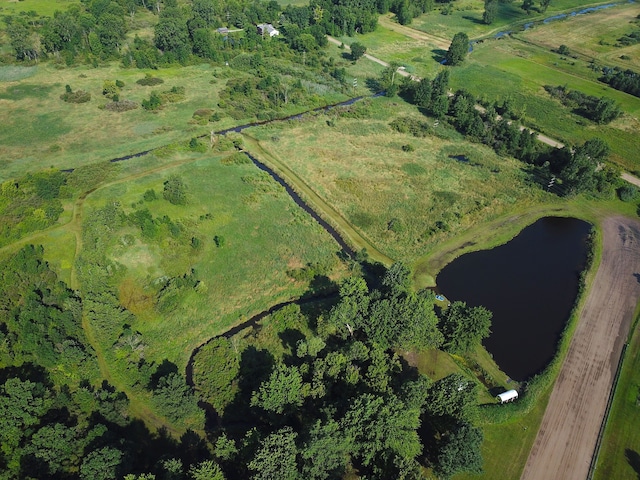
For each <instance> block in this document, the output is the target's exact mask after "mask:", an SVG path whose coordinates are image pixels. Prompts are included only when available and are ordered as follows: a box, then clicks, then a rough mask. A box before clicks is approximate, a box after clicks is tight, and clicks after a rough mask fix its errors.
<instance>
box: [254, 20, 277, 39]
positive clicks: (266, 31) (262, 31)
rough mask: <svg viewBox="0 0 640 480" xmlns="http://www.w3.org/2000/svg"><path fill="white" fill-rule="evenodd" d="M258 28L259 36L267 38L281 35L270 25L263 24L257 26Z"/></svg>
mask: <svg viewBox="0 0 640 480" xmlns="http://www.w3.org/2000/svg"><path fill="white" fill-rule="evenodd" d="M257 27H258V35H261V36H263V37H264V36H265V35H269V36H270V37H275V36H276V35H280V32H279V31H278V30H276V29H275V28H274V26H273V25H271V24H270V23H261V24H259V25H257Z"/></svg>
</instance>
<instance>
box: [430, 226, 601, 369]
mask: <svg viewBox="0 0 640 480" xmlns="http://www.w3.org/2000/svg"><path fill="white" fill-rule="evenodd" d="M590 230H591V225H590V224H588V223H586V222H583V221H581V220H577V219H575V218H558V217H547V218H542V219H540V220H538V221H537V222H536V223H534V224H533V225H531V226H529V227H527V228H525V229H524V230H523V231H522V232H521V233H520V234H519V235H518V236H517V237H515V238H514V239H513V240H511V241H510V242H508V243H507V244H505V245H502V246H499V247H497V248H494V249H492V250H487V251H481V252H473V253H469V254H466V255H463V256H461V257H460V258H458V259H456V260H454V261H453V262H452V263H450V264H449V265H447V266H446V267H445V268H444V269H443V270H442V271H441V272H440V274H439V275H438V277H437V284H438V288H439V290H440V291H441V292H442V293H444V294H445V295H446V296H447V297H448V298H449V299H451V300H462V301H465V302H467V304H468V305H470V306H477V305H483V306H485V307H487V308H488V309H489V310H491V311H492V312H493V323H492V327H491V332H492V333H491V335H490V336H489V337H488V338H487V339H486V340H485V341H484V345H485V347H486V348H487V350H488V351H489V352H490V353H491V354H492V355H493V357H494V359H495V361H496V363H497V364H498V365H499V366H500V368H501V369H502V370H503V371H504V372H506V373H507V374H508V375H509V376H510V377H511V378H513V379H515V380H519V381H520V380H525V379H527V378H529V377H531V376H532V375H535V374H536V373H538V372H540V371H541V370H542V369H544V367H545V366H546V365H547V364H548V363H549V361H551V359H552V358H553V356H554V355H555V350H556V347H557V344H558V340H559V338H560V335H561V333H562V330H563V329H564V326H565V323H566V321H567V319H568V317H569V314H570V312H571V309H572V307H573V305H574V303H575V299H576V296H577V294H578V288H579V283H580V273H581V272H582V270H583V269H584V268H585V265H586V261H587V252H588V245H587V239H588V236H589V232H590Z"/></svg>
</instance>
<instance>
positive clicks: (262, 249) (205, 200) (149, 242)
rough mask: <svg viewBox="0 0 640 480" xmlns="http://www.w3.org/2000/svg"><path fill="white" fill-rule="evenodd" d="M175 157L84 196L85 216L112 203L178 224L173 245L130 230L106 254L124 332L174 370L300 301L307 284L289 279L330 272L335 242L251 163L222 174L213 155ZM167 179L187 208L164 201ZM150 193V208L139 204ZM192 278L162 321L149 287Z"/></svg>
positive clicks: (221, 166) (122, 232)
mask: <svg viewBox="0 0 640 480" xmlns="http://www.w3.org/2000/svg"><path fill="white" fill-rule="evenodd" d="M227 155H229V154H227ZM183 157H184V158H183V160H186V163H184V164H183V165H178V166H176V167H173V168H165V169H162V170H161V171H157V172H154V173H151V174H149V175H141V176H138V175H136V177H137V178H134V179H132V180H129V181H123V182H111V184H110V185H108V186H105V187H104V188H101V189H98V190H97V191H96V192H95V193H93V194H91V195H90V196H89V197H88V199H87V201H86V205H85V216H86V215H88V214H89V213H90V212H91V211H92V210H94V209H96V208H100V207H101V206H103V205H105V204H106V203H108V202H113V201H114V200H117V201H118V202H120V204H121V206H122V208H123V210H124V211H125V213H126V214H131V213H133V212H135V211H141V210H144V209H148V210H149V212H150V213H151V215H152V216H153V218H162V217H163V216H165V215H166V216H168V217H169V218H170V219H171V220H172V221H173V222H174V223H177V224H179V225H181V228H182V232H181V233H180V235H179V236H178V237H174V236H172V235H168V234H166V232H165V234H161V235H160V236H158V237H157V238H153V239H149V238H148V237H145V236H144V235H143V234H141V231H140V229H138V228H136V227H133V226H126V227H123V228H122V229H121V230H119V231H115V232H113V236H112V237H111V238H110V239H109V240H108V241H109V245H110V247H109V249H108V251H109V255H110V257H111V259H112V260H114V261H116V262H118V263H119V264H121V265H123V266H124V267H126V272H125V273H124V274H123V275H122V277H121V280H120V284H119V292H120V298H121V301H122V302H123V304H125V306H127V308H130V309H131V310H132V311H134V312H135V313H136V314H137V318H138V321H137V322H136V325H133V326H132V328H134V329H136V330H138V331H140V332H141V333H142V335H143V337H144V338H145V342H146V343H148V345H149V348H148V350H147V356H148V358H149V359H157V360H159V361H162V359H164V358H168V359H169V360H171V361H172V362H175V363H176V364H178V365H180V366H182V367H184V365H186V362H187V359H188V357H189V355H190V354H191V351H192V350H193V349H194V348H195V347H196V346H198V345H199V344H200V343H202V342H204V341H206V340H207V339H208V338H210V337H212V336H214V335H217V334H220V333H222V332H224V331H225V330H227V329H228V328H229V327H230V326H232V325H233V324H235V323H237V322H238V321H239V320H242V319H246V318H248V317H250V316H252V315H253V314H256V313H259V312H260V311H262V310H264V309H266V308H268V307H270V306H271V305H273V304H275V303H278V302H282V301H285V300H288V299H290V298H292V297H297V296H299V295H301V294H302V293H303V292H304V291H305V289H306V284H305V283H304V282H296V281H294V280H293V279H291V278H290V277H289V276H288V275H287V274H286V271H287V270H290V269H296V268H300V267H303V266H305V265H306V264H307V263H310V262H311V263H313V262H320V263H323V264H326V265H328V266H329V267H330V269H333V268H337V266H338V261H337V258H336V257H335V252H337V250H338V246H337V245H336V244H335V242H334V241H333V239H331V237H330V236H329V235H328V234H327V233H326V232H325V231H324V230H322V228H321V227H320V226H319V225H318V224H317V223H316V222H315V221H313V220H312V219H311V218H310V217H308V216H307V215H306V214H305V213H304V212H303V211H302V210H301V209H300V208H299V207H297V206H296V205H295V204H294V203H293V201H292V200H291V199H290V198H289V197H288V195H287V194H286V193H285V192H284V190H283V189H282V188H281V187H279V186H278V185H277V184H276V183H275V182H274V181H273V180H270V179H265V178H264V176H263V175H262V174H260V172H259V171H258V169H257V168H256V167H254V166H253V164H250V163H249V164H240V165H238V164H232V165H224V164H221V163H220V160H221V158H224V157H222V156H221V155H218V156H212V155H210V154H183ZM136 161H137V160H132V161H131V162H136ZM172 174H175V175H178V176H180V177H181V178H182V180H183V182H184V183H185V185H186V186H187V190H188V200H189V203H188V204H187V205H186V206H177V205H172V204H170V203H169V202H167V201H166V200H164V199H162V190H163V182H164V181H165V180H166V179H167V178H168V177H169V176H170V175H172ZM150 189H153V190H154V191H155V192H156V194H157V196H158V199H156V200H153V201H144V200H143V199H142V197H143V194H144V193H145V192H146V191H148V190H150ZM216 237H217V238H218V241H217V242H216V241H214V239H215V238H216ZM193 238H197V239H198V240H197V241H194V240H193ZM221 238H222V239H223V240H220V239H221ZM196 242H197V246H195V247H194V245H195V243H196ZM191 269H193V270H194V271H195V272H196V276H197V278H198V280H199V281H200V282H201V283H200V285H199V287H198V288H197V289H196V291H191V292H187V293H186V294H184V295H183V296H182V297H181V298H180V308H178V309H176V310H175V311H173V312H169V313H165V314H163V315H160V314H159V313H158V312H157V311H156V309H155V308H154V304H155V295H156V293H157V292H156V290H157V288H156V287H155V286H154V285H155V284H154V281H156V280H157V279H158V278H161V277H163V276H166V277H177V276H181V275H184V274H189V272H190V271H191Z"/></svg>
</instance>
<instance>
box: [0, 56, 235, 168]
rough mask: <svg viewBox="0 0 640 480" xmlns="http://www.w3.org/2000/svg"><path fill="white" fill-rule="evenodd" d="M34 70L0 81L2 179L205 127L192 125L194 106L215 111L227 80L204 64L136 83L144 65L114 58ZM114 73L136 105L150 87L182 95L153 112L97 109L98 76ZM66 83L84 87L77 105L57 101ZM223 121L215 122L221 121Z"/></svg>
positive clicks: (143, 147) (170, 138) (118, 152)
mask: <svg viewBox="0 0 640 480" xmlns="http://www.w3.org/2000/svg"><path fill="white" fill-rule="evenodd" d="M37 69H38V70H37V73H36V74H35V75H33V76H30V77H28V78H25V79H23V80H20V81H16V82H5V83H3V84H0V109H2V112H3V119H4V121H3V122H2V124H1V125H0V145H1V146H0V161H2V162H3V169H2V173H1V174H0V175H1V177H2V179H3V180H4V179H6V178H10V177H11V176H15V175H18V174H21V173H22V172H26V171H34V170H37V169H40V168H44V167H49V166H53V167H56V168H74V167H77V166H79V165H83V164H88V163H93V162H97V161H101V160H108V159H110V158H115V157H120V156H124V155H127V154H131V153H135V152H139V151H142V150H147V149H150V148H155V147H159V146H161V145H165V144H167V143H171V142H174V141H177V140H188V139H189V137H191V136H196V135H201V134H204V133H205V132H206V131H208V129H207V126H200V125H197V124H194V123H193V120H192V116H193V113H194V112H195V111H196V110H198V109H199V108H212V109H214V110H216V104H217V94H218V91H219V90H220V88H221V87H222V86H223V85H224V84H225V82H226V80H224V79H220V80H219V79H216V78H215V77H214V76H213V71H214V69H212V68H211V67H209V66H207V65H202V66H193V67H186V68H169V69H161V70H157V71H154V72H152V75H154V76H157V77H160V78H162V79H163V80H164V83H162V84H161V85H159V86H156V87H149V86H142V85H138V84H137V83H136V81H137V80H139V79H141V78H143V77H144V76H145V72H144V71H142V70H135V69H121V68H119V67H117V66H114V65H107V66H103V67H101V68H99V69H91V68H87V67H76V68H65V69H57V68H56V67H55V65H53V64H52V63H48V64H41V65H39V66H38V67H37ZM116 79H117V80H120V81H122V82H124V84H125V86H124V87H123V88H122V91H121V92H120V100H131V101H134V102H136V103H137V104H138V106H139V105H140V102H141V101H142V100H143V99H146V98H149V95H150V93H151V91H165V90H169V89H171V88H172V87H174V86H175V87H180V86H183V87H185V98H184V100H183V101H181V102H178V103H172V104H168V105H166V106H165V107H164V108H163V109H161V110H160V111H158V112H155V113H154V112H148V111H146V110H144V109H142V108H140V107H139V108H137V109H135V110H130V111H127V112H121V113H118V112H111V111H108V110H106V109H101V108H100V106H103V105H105V104H106V103H107V102H109V101H110V100H109V99H107V98H106V97H104V96H103V95H102V87H103V83H104V81H105V80H111V81H115V80H116ZM65 85H69V86H70V87H71V88H72V89H73V91H77V90H84V91H86V92H88V93H90V94H91V100H90V101H89V102H87V103H81V104H74V103H66V102H64V101H62V100H61V99H60V95H62V94H63V93H64V92H65ZM224 120H225V119H223V120H222V121H221V122H217V123H219V124H220V125H221V126H222V125H226V124H227V123H226V122H225V121H224ZM228 120H230V119H228ZM216 126H217V125H216Z"/></svg>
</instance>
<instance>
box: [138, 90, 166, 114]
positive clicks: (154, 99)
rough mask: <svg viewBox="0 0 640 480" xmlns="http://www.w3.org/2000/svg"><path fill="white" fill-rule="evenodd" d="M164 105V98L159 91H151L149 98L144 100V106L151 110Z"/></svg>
mask: <svg viewBox="0 0 640 480" xmlns="http://www.w3.org/2000/svg"><path fill="white" fill-rule="evenodd" d="M161 106H162V99H161V98H160V95H158V93H157V92H151V95H149V100H143V101H142V108H144V109H145V110H149V111H154V110H158V109H159V108H160V107H161Z"/></svg>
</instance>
